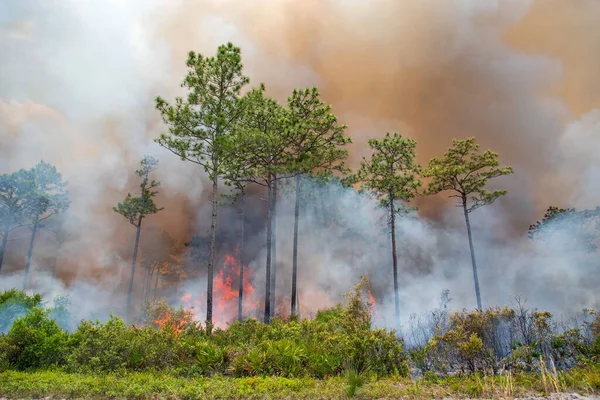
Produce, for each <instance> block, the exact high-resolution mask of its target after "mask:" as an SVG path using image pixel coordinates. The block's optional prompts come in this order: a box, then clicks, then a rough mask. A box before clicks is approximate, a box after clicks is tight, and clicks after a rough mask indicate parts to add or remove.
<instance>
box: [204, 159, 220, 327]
mask: <svg viewBox="0 0 600 400" xmlns="http://www.w3.org/2000/svg"><path fill="white" fill-rule="evenodd" d="M218 172H219V171H218V168H217V164H216V163H215V162H214V161H213V188H212V189H213V193H212V218H211V223H210V252H209V255H208V277H207V285H206V327H207V329H208V330H209V331H211V330H212V323H213V274H214V265H215V245H216V243H215V241H216V237H217V201H218V189H219V188H218V185H217V183H218V182H217V179H218V176H217V173H218Z"/></svg>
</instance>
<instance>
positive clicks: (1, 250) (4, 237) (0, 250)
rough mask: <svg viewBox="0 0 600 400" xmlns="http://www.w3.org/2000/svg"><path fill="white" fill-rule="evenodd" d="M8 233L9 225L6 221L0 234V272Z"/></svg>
mask: <svg viewBox="0 0 600 400" xmlns="http://www.w3.org/2000/svg"><path fill="white" fill-rule="evenodd" d="M8 232H9V224H8V221H7V222H6V223H5V225H4V232H3V234H2V244H1V245H0V271H2V263H3V262H4V253H5V252H6V245H7V244H8Z"/></svg>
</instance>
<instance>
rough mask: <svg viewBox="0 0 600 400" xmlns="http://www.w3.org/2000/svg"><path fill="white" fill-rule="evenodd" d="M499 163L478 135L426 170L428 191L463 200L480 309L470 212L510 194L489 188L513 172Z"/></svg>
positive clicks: (454, 142)
mask: <svg viewBox="0 0 600 400" xmlns="http://www.w3.org/2000/svg"><path fill="white" fill-rule="evenodd" d="M499 165H500V163H499V161H498V154H497V153H494V152H492V151H491V150H487V151H485V152H484V153H483V154H479V145H478V144H477V143H475V138H468V139H465V140H457V139H454V140H452V147H451V148H450V149H448V151H446V153H445V154H444V156H443V157H441V158H433V159H432V160H431V161H429V165H428V166H427V169H426V170H425V171H424V173H423V176H424V177H428V178H431V180H430V182H429V186H428V188H427V190H426V193H427V194H437V193H440V192H444V191H450V192H452V193H453V194H452V195H450V197H454V198H458V199H459V202H460V206H461V207H462V209H463V214H464V217H465V223H466V226H467V236H468V238H469V249H470V250H471V264H472V266H473V281H474V283H475V296H476V297H477V308H479V309H480V310H481V309H482V303H481V292H480V290H479V278H478V275H477V261H476V259H475V249H474V247H473V235H472V233H471V222H470V220H469V214H470V213H472V212H473V211H475V210H476V209H478V208H480V207H483V206H486V205H489V204H492V203H493V202H495V201H496V200H497V199H498V198H499V197H500V196H504V195H505V194H506V190H495V191H489V190H487V189H485V187H486V185H487V183H488V181H489V180H490V179H492V178H496V177H499V176H503V175H510V174H512V173H513V170H512V167H508V166H507V167H500V166H499Z"/></svg>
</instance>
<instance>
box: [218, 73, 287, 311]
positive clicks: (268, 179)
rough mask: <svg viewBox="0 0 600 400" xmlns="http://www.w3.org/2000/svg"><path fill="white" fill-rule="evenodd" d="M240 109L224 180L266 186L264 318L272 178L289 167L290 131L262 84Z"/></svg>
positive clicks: (267, 302) (269, 291)
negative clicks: (266, 94) (241, 111)
mask: <svg viewBox="0 0 600 400" xmlns="http://www.w3.org/2000/svg"><path fill="white" fill-rule="evenodd" d="M241 106H242V108H243V110H244V113H243V114H242V117H241V119H240V122H239V124H238V126H237V127H236V129H235V132H234V134H233V135H231V136H230V137H229V138H228V140H227V141H226V142H225V143H226V146H225V147H226V148H227V149H228V152H229V156H228V157H227V159H226V165H227V175H226V177H227V180H228V181H229V182H232V183H234V184H235V185H236V186H239V185H240V184H244V183H256V184H259V185H261V186H265V187H267V189H268V195H267V201H268V207H267V259H266V269H265V271H266V272H265V273H266V281H265V312H264V321H265V323H267V322H268V321H269V319H270V318H271V314H272V311H273V310H271V305H272V304H273V302H272V301H271V296H272V292H273V290H272V289H273V288H272V286H271V285H272V276H271V273H272V270H271V261H272V260H271V258H272V252H271V247H272V240H273V230H272V220H273V211H274V206H275V204H274V203H275V193H274V192H275V191H274V186H275V180H276V179H282V178H283V177H285V176H286V174H287V173H289V171H290V164H291V162H292V161H291V160H292V157H291V155H290V152H289V149H288V146H289V138H290V133H291V132H292V131H290V130H289V129H286V127H287V119H286V113H285V109H284V108H283V107H282V106H281V105H280V104H279V103H277V101H275V100H273V99H271V98H269V97H266V96H265V86H264V85H262V84H261V85H260V87H258V88H255V89H253V90H251V91H250V92H249V93H248V94H247V95H246V96H244V98H243V99H242V101H241Z"/></svg>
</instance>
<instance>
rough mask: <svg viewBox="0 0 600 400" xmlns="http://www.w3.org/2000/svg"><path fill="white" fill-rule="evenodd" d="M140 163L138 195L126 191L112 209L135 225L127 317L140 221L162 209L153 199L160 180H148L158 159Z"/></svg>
mask: <svg viewBox="0 0 600 400" xmlns="http://www.w3.org/2000/svg"><path fill="white" fill-rule="evenodd" d="M140 164H141V165H142V168H140V169H138V170H137V171H135V174H136V175H137V176H139V177H140V178H141V179H142V182H141V183H140V195H139V196H134V195H132V194H131V193H127V197H125V200H124V201H123V202H122V203H119V204H118V205H117V207H113V210H114V211H115V212H116V213H119V214H121V215H122V216H124V217H125V218H126V219H127V220H128V221H129V223H130V224H131V225H133V226H135V227H136V234H135V245H134V248H133V260H132V262H131V276H130V278H129V289H128V290H127V305H126V308H125V313H126V315H127V318H129V310H130V307H131V292H132V290H133V277H134V275H135V264H136V262H137V254H138V248H139V244H140V233H141V230H142V221H143V220H144V218H146V217H147V216H148V215H151V214H156V213H157V212H159V211H161V210H163V209H164V207H161V208H158V207H157V206H156V204H155V203H154V200H153V197H155V196H156V195H157V194H158V192H157V191H156V190H155V189H156V188H157V187H158V186H160V182H157V181H155V180H154V179H153V180H150V173H151V172H152V171H154V170H155V169H156V166H157V165H158V160H156V159H155V158H154V157H152V156H145V157H144V158H143V159H142V161H141V162H140Z"/></svg>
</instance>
